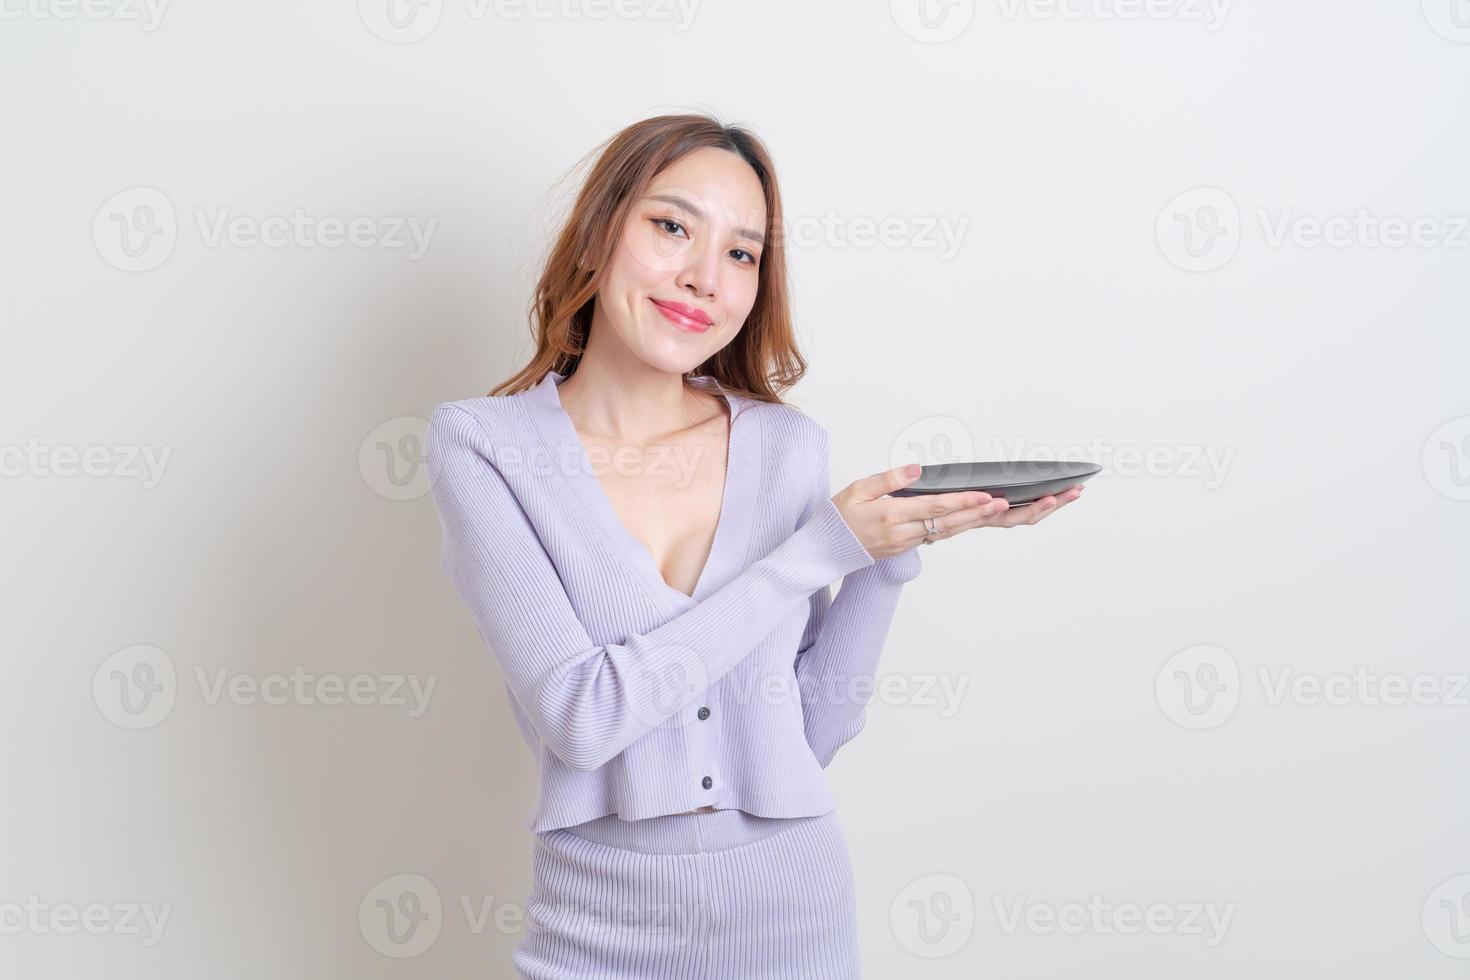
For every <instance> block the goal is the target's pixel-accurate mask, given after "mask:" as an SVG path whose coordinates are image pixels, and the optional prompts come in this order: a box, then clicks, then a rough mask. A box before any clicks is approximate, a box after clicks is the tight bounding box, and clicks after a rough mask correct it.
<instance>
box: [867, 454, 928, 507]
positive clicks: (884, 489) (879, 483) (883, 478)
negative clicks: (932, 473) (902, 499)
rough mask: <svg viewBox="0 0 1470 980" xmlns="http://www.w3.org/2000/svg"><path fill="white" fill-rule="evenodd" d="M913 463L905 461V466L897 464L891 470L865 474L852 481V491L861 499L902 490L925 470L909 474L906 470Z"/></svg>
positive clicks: (873, 498)
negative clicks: (869, 474) (870, 474)
mask: <svg viewBox="0 0 1470 980" xmlns="http://www.w3.org/2000/svg"><path fill="white" fill-rule="evenodd" d="M912 465H914V464H912V463H905V464H904V465H903V466H895V467H894V468H893V469H891V470H884V471H883V472H882V473H874V474H873V475H872V476H865V477H863V478H862V479H860V480H854V481H853V482H852V491H853V493H855V494H856V495H857V498H858V499H859V500H877V499H878V498H879V497H882V496H884V495H886V494H890V493H892V492H893V491H895V490H902V489H903V488H904V487H906V486H908V485H909V484H910V483H913V482H914V481H915V480H917V479H918V478H919V475H920V474H922V473H923V470H920V471H919V473H916V474H915V475H913V476H909V475H908V474H907V473H905V472H904V471H905V470H907V469H908V468H909V467H910V466H912Z"/></svg>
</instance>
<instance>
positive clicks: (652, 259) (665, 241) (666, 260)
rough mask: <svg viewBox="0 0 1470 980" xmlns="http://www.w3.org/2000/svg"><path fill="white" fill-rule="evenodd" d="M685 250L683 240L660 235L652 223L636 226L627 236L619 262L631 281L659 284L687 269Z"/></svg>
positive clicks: (620, 246) (624, 234)
mask: <svg viewBox="0 0 1470 980" xmlns="http://www.w3.org/2000/svg"><path fill="white" fill-rule="evenodd" d="M683 246H684V243H683V242H681V241H680V240H679V239H677V238H671V237H670V236H668V235H665V234H662V233H660V232H659V230H658V228H657V227H655V226H654V224H653V223H652V222H648V221H642V222H636V223H634V224H632V225H629V226H628V229H627V230H626V231H625V232H624V233H623V237H622V240H621V241H620V242H619V244H618V252H617V255H616V256H615V261H616V262H618V263H620V264H621V265H622V266H623V267H624V269H625V271H626V273H627V275H628V277H629V278H630V279H634V280H637V281H657V280H660V279H663V278H665V277H667V276H669V275H671V274H673V273H676V272H678V271H679V270H680V269H681V268H683V267H684V264H685V261H686V259H685V254H684V247H683Z"/></svg>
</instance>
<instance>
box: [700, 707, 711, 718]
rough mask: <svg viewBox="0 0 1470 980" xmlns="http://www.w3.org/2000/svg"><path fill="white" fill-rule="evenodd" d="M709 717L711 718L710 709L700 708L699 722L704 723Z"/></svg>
mask: <svg viewBox="0 0 1470 980" xmlns="http://www.w3.org/2000/svg"><path fill="white" fill-rule="evenodd" d="M708 717H709V708H700V709H699V720H700V721H704V720H705V719H706V718H708Z"/></svg>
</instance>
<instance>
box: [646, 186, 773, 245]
mask: <svg viewBox="0 0 1470 980" xmlns="http://www.w3.org/2000/svg"><path fill="white" fill-rule="evenodd" d="M648 199H649V200H650V201H663V202H664V203H665V204H672V205H673V206H674V207H676V208H683V209H684V210H685V211H688V212H689V213H690V214H692V215H694V216H695V217H696V218H698V219H699V220H700V221H704V220H705V218H706V215H705V213H704V212H703V211H701V210H700V209H699V208H698V207H696V206H695V205H694V204H692V203H690V202H689V201H686V200H685V199H684V198H682V197H679V196H678V195H677V194H650V195H648ZM735 234H737V235H739V236H741V237H742V238H749V239H751V240H753V241H756V242H759V243H760V244H761V245H765V244H766V236H765V235H763V234H761V233H760V232H758V231H754V230H752V229H750V228H736V229H735Z"/></svg>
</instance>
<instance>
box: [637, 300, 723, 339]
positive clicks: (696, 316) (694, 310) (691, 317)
mask: <svg viewBox="0 0 1470 980" xmlns="http://www.w3.org/2000/svg"><path fill="white" fill-rule="evenodd" d="M649 302H651V303H652V304H653V306H654V308H655V309H657V310H658V311H659V312H660V313H662V314H663V315H664V317H665V318H666V319H667V320H668V321H669V322H670V323H672V324H673V325H674V326H676V327H682V328H683V329H685V330H689V331H692V332H694V333H704V332H705V331H706V330H708V329H709V328H710V326H711V324H713V323H714V321H713V320H711V319H710V318H709V314H707V313H705V312H704V311H703V310H701V309H699V308H698V307H694V306H690V305H688V304H687V303H668V302H664V301H663V300H657V299H650V300H649Z"/></svg>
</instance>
